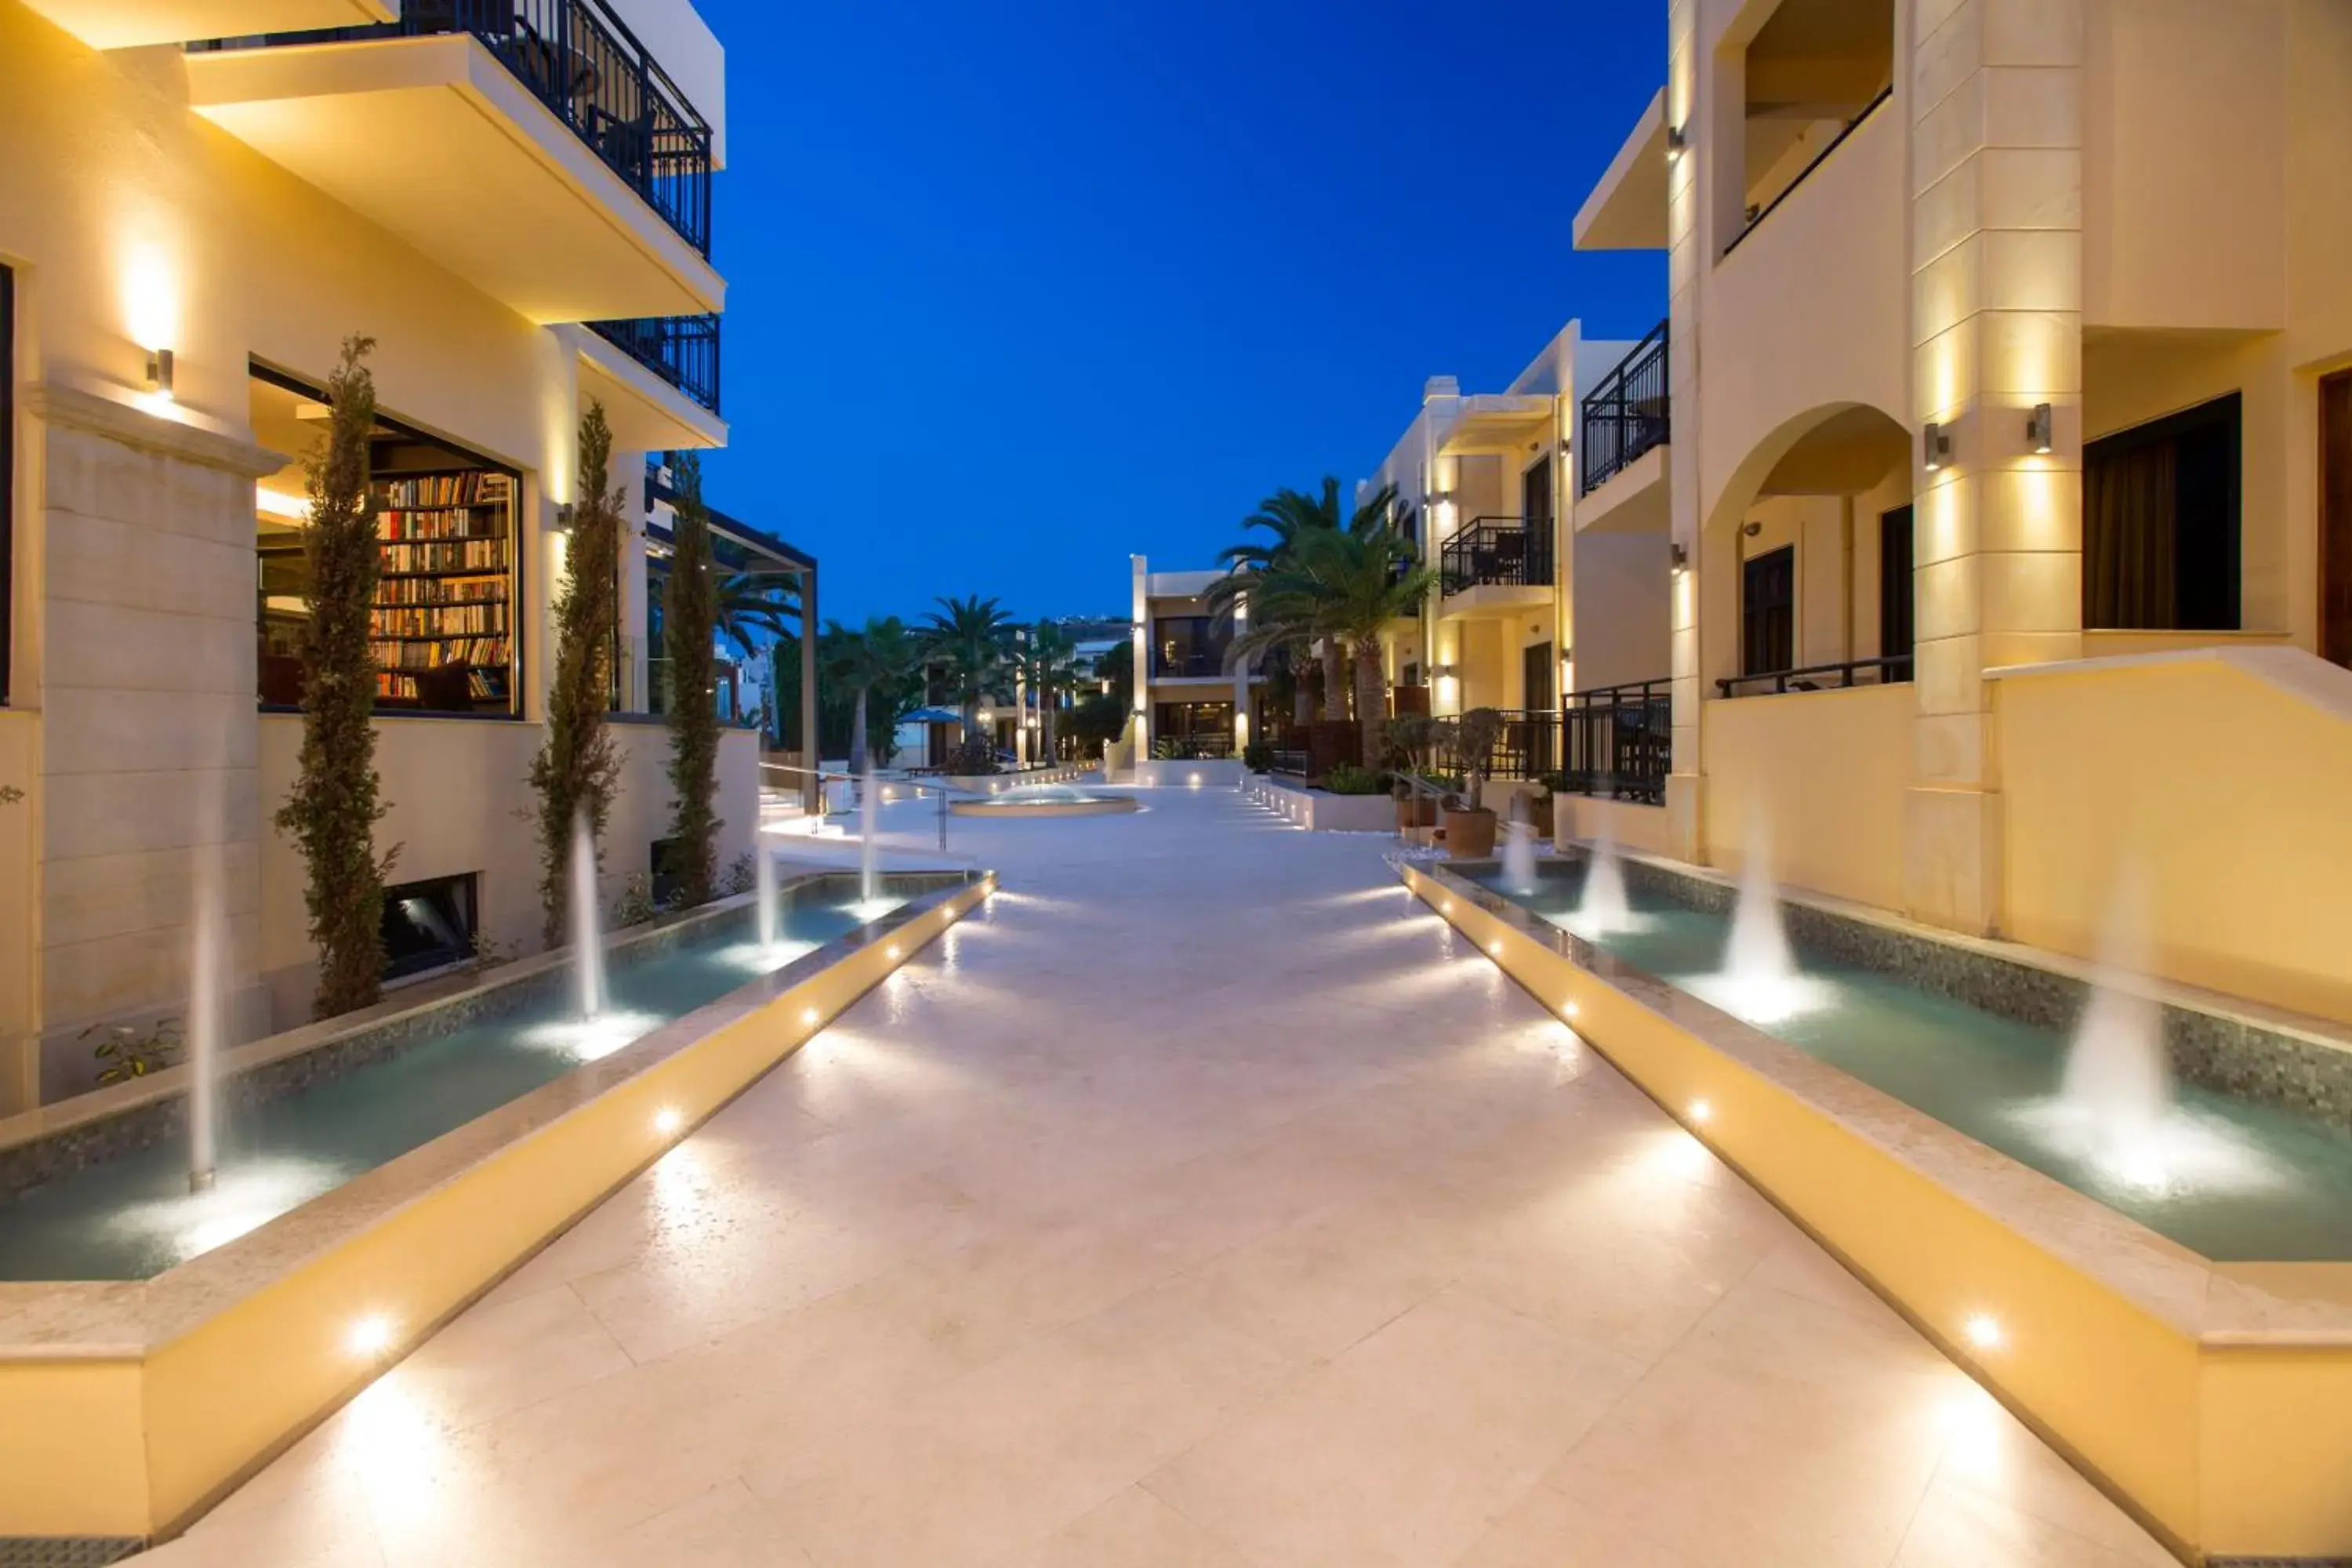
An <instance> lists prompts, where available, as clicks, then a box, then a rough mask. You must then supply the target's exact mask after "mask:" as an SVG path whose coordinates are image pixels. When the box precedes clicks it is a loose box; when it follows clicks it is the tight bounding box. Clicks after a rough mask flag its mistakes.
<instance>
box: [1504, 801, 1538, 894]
mask: <svg viewBox="0 0 2352 1568" xmlns="http://www.w3.org/2000/svg"><path fill="white" fill-rule="evenodd" d="M1503 831H1504V836H1503V886H1504V887H1506V888H1507V889H1509V890H1510V891H1512V892H1514V893H1532V892H1534V891H1535V890H1536V836H1535V832H1534V829H1533V828H1531V827H1530V826H1528V824H1527V823H1526V822H1523V821H1521V820H1520V819H1519V818H1517V817H1513V818H1512V819H1511V820H1510V822H1509V823H1507V825H1506V826H1505V827H1504V830H1503Z"/></svg>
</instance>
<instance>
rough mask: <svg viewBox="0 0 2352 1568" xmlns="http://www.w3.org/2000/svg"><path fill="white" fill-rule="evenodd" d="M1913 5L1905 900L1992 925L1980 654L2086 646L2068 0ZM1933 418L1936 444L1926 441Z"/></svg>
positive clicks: (1995, 823)
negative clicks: (2039, 425)
mask: <svg viewBox="0 0 2352 1568" xmlns="http://www.w3.org/2000/svg"><path fill="white" fill-rule="evenodd" d="M1913 21H1914V35H1913V36H1914V37H1916V45H1915V47H1913V49H1912V50H1911V53H1910V66H1911V70H1910V77H1909V87H1910V100H1911V105H1910V106H1911V112H1912V115H1913V116H1914V130H1913V148H1912V153H1913V156H1912V180H1913V190H1912V204H1911V212H1912V268H1913V279H1912V281H1913V294H1912V298H1913V321H1912V341H1913V343H1914V355H1913V365H1914V391H1913V405H1914V409H1913V411H1914V415H1915V419H1914V424H1915V433H1914V439H1915V442H1916V443H1918V446H1919V451H1920V458H1919V464H1920V467H1919V470H1918V475H1917V481H1916V493H1917V496H1918V500H1917V505H1916V514H1915V515H1916V523H1915V528H1916V533H1915V543H1914V552H1915V561H1916V567H1915V573H1914V577H1913V584H1914V592H1915V594H1916V615H1917V630H1918V642H1917V653H1918V662H1917V666H1916V692H1917V697H1918V704H1919V707H1918V719H1917V721H1916V726H1915V729H1914V744H1913V784H1912V787H1911V790H1910V794H1909V797H1908V799H1907V800H1906V809H1905V822H1904V837H1905V850H1904V897H1905V902H1906V907H1907V909H1908V910H1909V911H1910V913H1911V914H1912V915H1913V916H1915V917H1916V918H1917V919H1920V920H1924V921H1932V922H1934V923H1936V924H1938V925H1944V926H1948V927H1952V928H1955V929H1958V930H1961V931H1994V930H1996V929H1998V927H1999V925H2000V911H2001V893H2000V865H2001V811H2000V778H1999V770H1998V762H1997V752H1996V748H1995V746H1994V744H1993V734H1992V723H1991V711H1990V710H1991V706H1992V698H1991V693H1990V687H1989V685H1988V683H1987V682H1986V681H1985V679H1984V675H1983V672H1984V671H1985V670H1986V669H1987V668H1993V667H1997V666H2000V665H2010V664H2025V663H2032V662H2037V661H2041V660H2051V659H2066V658H2077V657H2079V656H2080V653H2081V648H2082V482H2081V479H2082V476H2081V470H2082V421H2081V418H2080V410H2081V403H2082V385H2083V379H2082V377H2083V368H2082V367H2083V347H2082V338H2083V324H2082V272H2083V268H2082V208H2083V201H2082V189H2083V174H2082V170H2083V157H2082V116H2083V105H2082V91H2083V71H2082V58H2083V16H2082V0H1916V7H1915V10H1914V13H1913ZM2040 403H2049V404H2051V405H2053V408H2054V412H2055V425H2056V428H2055V432H2054V436H2055V439H2054V440H2053V443H2052V450H2051V451H2050V452H2049V453H2048V454H2046V455H2044V454H2040V453H2036V452H2035V451H2034V450H2033V446H2032V443H2031V442H2030V441H2029V439H2028V436H2027V424H2028V420H2029V418H2030V417H2031V415H2032V409H2033V407H2034V405H2036V404H2040ZM1929 423H1933V424H1934V425H1936V426H1937V428H1938V431H1939V433H1940V435H1941V437H1943V439H1945V440H1948V442H1949V451H1948V454H1945V453H1941V452H1938V453H1934V454H1931V453H1929V452H1927V449H1926V441H1925V434H1924V432H1925V426H1927V424H1929ZM1931 461H1932V462H1935V463H1936V464H1937V466H1936V467H1935V468H1932V469H1931V468H1928V466H1927V465H1928V463H1929V462H1931Z"/></svg>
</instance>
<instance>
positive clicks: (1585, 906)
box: [1576, 833, 1633, 936]
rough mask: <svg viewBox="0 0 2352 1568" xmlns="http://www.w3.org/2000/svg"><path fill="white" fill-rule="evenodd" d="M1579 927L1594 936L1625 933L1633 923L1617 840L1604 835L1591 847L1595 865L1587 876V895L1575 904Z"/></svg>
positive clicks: (1585, 893)
mask: <svg viewBox="0 0 2352 1568" xmlns="http://www.w3.org/2000/svg"><path fill="white" fill-rule="evenodd" d="M1576 914H1577V921H1578V923H1579V924H1580V925H1581V926H1583V927H1584V928H1585V929H1586V930H1587V931H1589V932H1590V933H1591V934H1592V935H1595V936H1600V935H1602V934H1605V933H1606V932H1609V931H1625V930H1627V929H1629V928H1631V927H1632V925H1633V904H1632V901H1631V900H1628V899H1627V898H1626V896H1625V868H1624V866H1623V865H1622V863H1621V862H1620V861H1619V859H1618V858H1617V840H1616V839H1615V838H1614V837H1612V836H1611V835H1609V834H1606V833H1604V834H1602V835H1601V837H1600V838H1599V839H1598V840H1597V841H1595V843H1594V844H1593V846H1592V862H1591V867H1590V868H1588V869H1587V870H1586V871H1585V873H1584V894H1583V896H1582V897H1581V898H1580V899H1578V900H1577V902H1576Z"/></svg>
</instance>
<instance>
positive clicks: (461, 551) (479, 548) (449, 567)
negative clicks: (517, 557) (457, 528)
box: [383, 539, 507, 572]
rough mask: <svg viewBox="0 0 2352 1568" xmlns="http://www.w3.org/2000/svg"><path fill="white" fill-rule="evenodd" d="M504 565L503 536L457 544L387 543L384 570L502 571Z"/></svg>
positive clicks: (505, 544)
mask: <svg viewBox="0 0 2352 1568" xmlns="http://www.w3.org/2000/svg"><path fill="white" fill-rule="evenodd" d="M506 564H507V542H506V541H505V540H503V539H472V540H467V541H466V542H463V543H458V544H387V545H385V546H383V569H384V570H385V571H387V572H502V571H504V570H506Z"/></svg>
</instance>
